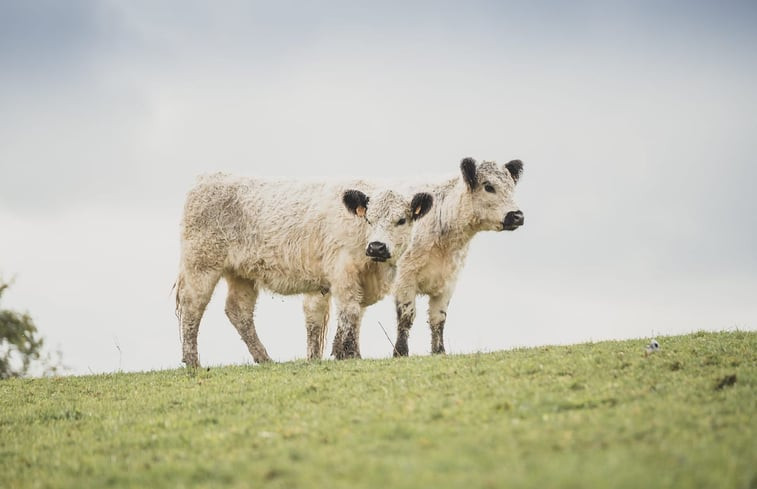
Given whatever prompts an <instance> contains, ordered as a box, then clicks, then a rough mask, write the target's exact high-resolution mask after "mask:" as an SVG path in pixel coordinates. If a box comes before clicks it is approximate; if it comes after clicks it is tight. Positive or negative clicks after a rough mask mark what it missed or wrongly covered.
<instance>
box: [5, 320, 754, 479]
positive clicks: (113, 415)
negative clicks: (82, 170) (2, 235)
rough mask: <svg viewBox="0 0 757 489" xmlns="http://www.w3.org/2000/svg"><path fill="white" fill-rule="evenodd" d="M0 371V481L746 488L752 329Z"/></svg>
mask: <svg viewBox="0 0 757 489" xmlns="http://www.w3.org/2000/svg"><path fill="white" fill-rule="evenodd" d="M658 340H659V341H660V345H661V350H660V351H659V352H657V353H654V354H652V355H650V356H648V357H645V356H644V346H645V342H644V341H642V340H632V341H617V342H616V341H611V342H601V343H590V344H581V345H574V346H560V347H543V348H533V349H520V350H513V351H504V352H495V353H486V354H473V355H459V356H447V357H411V358H407V359H398V360H391V359H387V360H363V361H359V360H358V361H344V362H333V361H324V362H320V363H314V364H309V363H305V362H293V363H283V364H274V365H265V366H261V367H254V366H239V367H225V368H211V369H210V370H202V371H199V372H196V373H195V374H190V373H189V372H187V371H185V370H182V369H179V370H170V371H162V372H149V373H137V374H112V375H100V376H87V377H63V378H49V379H27V380H15V379H11V380H7V381H2V382H0V487H2V488H16V487H72V488H83V487H138V488H145V487H150V488H156V487H172V488H174V487H221V486H223V487H240V488H247V487H261V486H263V485H265V487H282V488H284V487H335V488H342V487H344V488H354V487H382V488H383V487H407V488H422V487H433V488H443V487H468V488H473V487H534V488H546V487H577V488H578V487H629V488H637V487H717V488H729V487H733V488H754V487H757V333H755V332H728V333H695V334H692V335H686V336H676V337H661V338H658Z"/></svg>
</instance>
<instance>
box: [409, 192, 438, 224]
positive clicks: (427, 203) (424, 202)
mask: <svg viewBox="0 0 757 489" xmlns="http://www.w3.org/2000/svg"><path fill="white" fill-rule="evenodd" d="M433 204H434V198H433V197H432V196H431V194H427V193H426V192H419V193H417V194H415V195H414V196H413V200H412V201H411V202H410V210H411V211H412V213H413V220H414V221H415V220H417V219H420V218H421V217H423V216H425V215H426V213H427V212H428V211H429V209H431V206H432V205H433Z"/></svg>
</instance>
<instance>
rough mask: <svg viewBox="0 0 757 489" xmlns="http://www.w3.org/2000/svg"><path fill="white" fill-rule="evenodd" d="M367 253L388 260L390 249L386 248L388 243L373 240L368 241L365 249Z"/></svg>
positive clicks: (372, 256)
mask: <svg viewBox="0 0 757 489" xmlns="http://www.w3.org/2000/svg"><path fill="white" fill-rule="evenodd" d="M365 254H366V255H368V256H370V257H371V258H374V259H375V258H379V259H383V260H386V259H387V258H389V251H388V250H387V249H386V244H384V243H382V242H381V241H371V242H370V243H368V248H366V249H365Z"/></svg>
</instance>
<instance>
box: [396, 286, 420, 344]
mask: <svg viewBox="0 0 757 489" xmlns="http://www.w3.org/2000/svg"><path fill="white" fill-rule="evenodd" d="M394 305H395V307H396V309H397V341H396V342H395V343H394V353H393V356H395V357H406V356H408V355H409V354H410V350H409V348H408V345H407V340H408V337H409V336H410V328H411V327H412V326H413V321H415V292H404V293H397V294H396V295H395V298H394Z"/></svg>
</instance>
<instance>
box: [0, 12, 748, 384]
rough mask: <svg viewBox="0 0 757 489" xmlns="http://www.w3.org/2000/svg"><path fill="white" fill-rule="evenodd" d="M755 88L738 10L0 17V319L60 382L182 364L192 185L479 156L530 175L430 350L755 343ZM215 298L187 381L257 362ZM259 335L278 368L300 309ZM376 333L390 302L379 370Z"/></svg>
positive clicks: (300, 336) (367, 324) (269, 308)
mask: <svg viewBox="0 0 757 489" xmlns="http://www.w3.org/2000/svg"><path fill="white" fill-rule="evenodd" d="M273 4H275V5H273ZM755 87H757V6H756V5H755V4H754V2H750V1H745V2H729V1H723V2H697V1H693V2H678V1H675V2H665V1H654V2H652V1H650V2H627V3H626V2H605V1H596V2H575V3H572V5H568V4H567V3H566V2H538V1H537V2H523V4H516V3H509V2H464V5H463V4H462V3H460V2H438V1H434V2H411V3H409V2H396V3H395V2H363V3H362V4H361V5H359V4H358V2H349V1H345V2H326V3H324V2H295V1H292V2H260V3H257V2H242V1H239V2H235V1H221V2H210V1H208V2H201V1H192V2H186V1H176V2H153V1H144V2H139V1H91V2H89V1H71V2H58V1H54V0H49V1H21V0H19V1H14V0H3V1H0V273H1V274H2V276H3V277H5V278H6V279H7V278H11V277H15V284H14V286H13V287H12V288H11V289H10V290H9V291H8V292H7V293H6V295H5V296H4V297H3V302H2V304H1V306H2V307H3V308H11V309H17V310H28V311H29V312H30V313H31V315H32V316H33V318H34V319H35V321H36V323H37V325H38V327H39V329H40V331H41V332H42V334H43V336H44V337H45V338H46V340H47V343H48V346H49V347H50V349H52V350H55V349H59V350H60V351H61V352H62V354H63V360H64V363H65V364H66V365H67V366H69V367H70V368H71V370H70V372H72V373H76V374H80V373H89V372H112V371H116V370H119V369H120V370H127V371H131V370H147V369H156V368H169V367H176V366H179V365H180V359H181V353H180V351H181V349H180V343H179V337H178V325H177V321H176V318H175V317H174V312H173V309H174V301H173V298H172V296H171V294H170V289H171V285H172V283H173V281H174V279H175V276H176V272H177V265H178V253H179V227H178V223H179V219H180V215H181V209H182V205H183V200H184V195H185V193H186V191H187V190H188V188H189V187H190V186H191V185H192V183H193V181H194V178H195V176H196V175H198V174H200V173H205V172H213V171H219V170H221V171H226V172H231V173H236V174H241V175H250V176H257V175H259V176H300V175H302V176H308V177H324V178H335V177H341V176H345V177H346V176H350V177H354V176H366V177H375V178H378V177H381V178H386V177H390V178H398V179H403V178H410V177H413V178H418V177H420V178H424V179H429V180H439V179H441V178H443V176H444V175H449V174H450V173H454V172H456V171H457V168H458V165H459V161H460V159H461V158H463V157H465V156H472V157H474V158H476V159H478V160H484V159H487V160H497V161H499V162H505V161H508V160H510V159H513V158H520V159H522V160H523V161H524V163H525V173H524V176H523V178H522V181H521V184H520V185H519V187H518V191H517V192H518V194H517V200H518V202H519V204H520V206H521V208H522V210H523V212H524V214H525V216H526V224H525V226H523V227H522V228H521V229H519V230H517V231H515V232H512V233H485V234H480V235H479V236H477V237H476V238H475V239H474V240H473V243H472V246H471V250H470V253H469V258H468V263H467V266H466V267H465V269H464V271H463V273H462V274H461V277H460V280H459V282H458V286H457V292H456V294H455V295H454V297H453V299H452V303H451V305H450V307H449V315H448V320H447V331H446V335H445V336H446V343H447V350H448V351H449V352H453V353H466V352H475V351H491V350H500V349H507V348H514V347H518V346H529V345H544V344H555V343H570V342H583V341H589V340H594V341H596V340H602V339H616V338H617V339H619V338H649V337H652V336H653V335H655V336H656V335H666V334H678V333H687V332H691V331H695V330H699V329H706V330H721V329H734V328H740V329H751V330H753V329H755V328H757V251H755V250H757V193H756V192H755V190H754V187H755V182H757V164H756V163H757V161H755V159H756V158H755V155H757V90H756V89H755ZM224 297H225V286H224V285H223V284H219V287H218V289H217V291H216V295H215V296H214V299H213V301H212V302H211V305H210V307H209V308H208V310H207V312H206V314H205V317H204V320H203V322H202V326H201V328H200V337H199V349H200V358H201V361H202V362H203V363H204V364H206V365H216V364H229V363H246V362H250V361H251V358H250V356H249V354H248V353H247V350H246V348H245V347H244V344H243V343H242V342H241V341H240V340H239V338H238V336H237V333H236V330H235V329H234V328H233V327H232V326H231V324H230V323H229V322H228V320H227V319H226V317H225V316H224V314H223V305H222V304H223V301H224ZM425 314H426V302H425V300H421V301H419V311H418V318H417V319H416V322H415V326H414V328H413V330H412V332H411V341H410V349H411V353H413V354H428V352H429V351H430V333H429V331H428V326H427V324H426V317H425ZM256 318H257V325H258V332H259V334H260V336H261V339H262V341H263V342H264V344H265V345H266V347H267V348H268V352H269V353H270V354H271V356H272V357H273V358H275V359H276V360H280V361H286V360H292V359H295V358H303V357H305V353H306V349H305V328H304V321H303V316H302V313H301V299H300V298H299V297H291V298H284V297H281V296H272V295H271V294H270V293H264V294H261V299H260V305H259V309H258V312H257V314H256ZM379 322H381V324H383V326H384V327H385V328H386V329H387V330H388V331H389V334H390V336H391V337H392V339H393V338H394V336H395V332H394V331H395V318H394V312H393V306H392V303H391V299H388V300H385V301H384V302H382V303H380V304H378V305H376V306H374V307H372V308H370V309H369V310H368V313H367V314H366V316H365V318H364V321H363V326H362V337H361V349H362V352H363V356H366V357H384V356H388V355H389V354H390V352H391V346H390V344H389V342H388V341H387V339H386V337H385V336H384V333H383V332H382V331H381V328H380V326H379ZM334 330H335V326H334V325H333V324H332V325H331V328H330V332H331V334H330V336H329V344H328V346H327V350H328V351H330V339H331V338H332V337H333V333H334ZM642 345H643V342H642V341H641V340H640V350H639V351H641V348H642ZM661 346H662V347H663V348H665V344H664V342H663V343H662V345H661Z"/></svg>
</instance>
